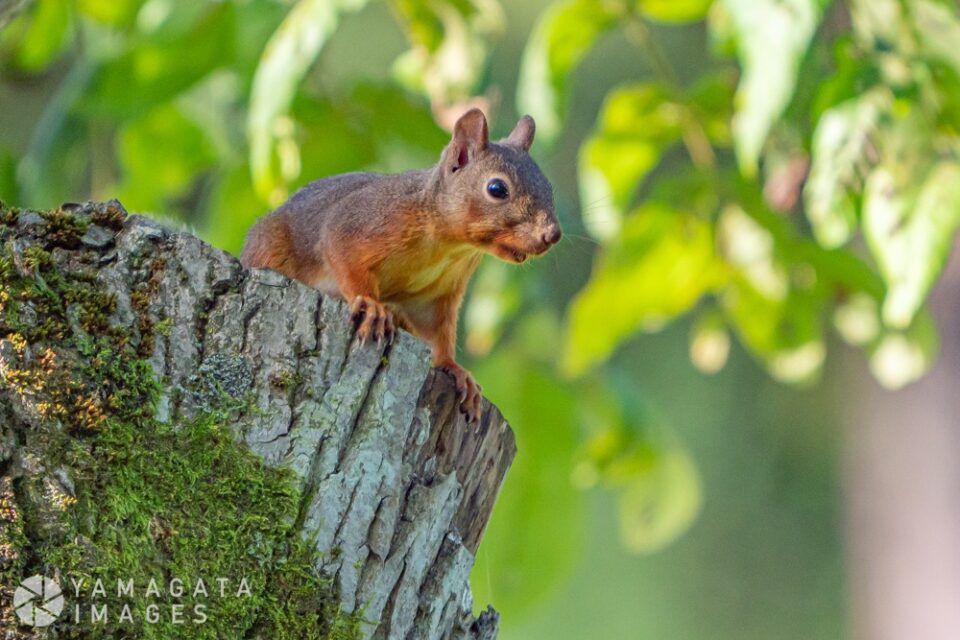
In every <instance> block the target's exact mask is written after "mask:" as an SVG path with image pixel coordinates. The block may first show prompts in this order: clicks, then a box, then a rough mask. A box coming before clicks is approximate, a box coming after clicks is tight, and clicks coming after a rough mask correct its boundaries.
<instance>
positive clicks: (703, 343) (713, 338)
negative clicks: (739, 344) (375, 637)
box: [690, 310, 730, 374]
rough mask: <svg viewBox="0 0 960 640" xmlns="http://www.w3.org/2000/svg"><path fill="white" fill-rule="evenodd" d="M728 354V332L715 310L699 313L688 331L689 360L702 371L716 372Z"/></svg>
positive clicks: (721, 366) (721, 317)
mask: <svg viewBox="0 0 960 640" xmlns="http://www.w3.org/2000/svg"><path fill="white" fill-rule="evenodd" d="M729 355H730V332H729V331H727V323H726V322H725V321H724V319H723V316H722V315H721V314H720V313H718V312H717V311H715V310H711V311H710V312H708V313H704V314H703V315H701V316H700V317H699V318H698V319H697V321H696V322H695V323H694V324H693V326H692V328H691V331H690V361H691V362H693V366H695V367H696V368H697V369H699V370H700V371H702V372H703V373H710V374H713V373H717V372H718V371H720V370H721V369H723V367H724V366H725V365H726V364H727V358H728V357H729Z"/></svg>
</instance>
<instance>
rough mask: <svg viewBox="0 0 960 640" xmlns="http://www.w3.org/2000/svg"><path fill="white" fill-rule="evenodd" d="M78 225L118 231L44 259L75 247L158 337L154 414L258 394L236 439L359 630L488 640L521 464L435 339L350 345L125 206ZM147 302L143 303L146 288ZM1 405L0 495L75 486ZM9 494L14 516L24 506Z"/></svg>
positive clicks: (24, 221)
mask: <svg viewBox="0 0 960 640" xmlns="http://www.w3.org/2000/svg"><path fill="white" fill-rule="evenodd" d="M71 213H72V214H73V215H74V216H77V217H78V218H82V219H84V220H93V221H95V222H96V221H101V220H107V219H110V218H111V217H112V218H113V219H114V220H117V222H116V224H115V225H113V226H115V229H110V228H109V227H110V225H109V224H106V223H101V224H97V223H94V224H91V225H90V226H89V227H88V228H86V231H85V233H84V234H83V237H82V238H81V239H80V243H79V246H78V247H77V248H76V249H74V250H65V249H62V248H57V249H53V250H52V253H53V254H54V256H55V258H56V260H57V265H58V267H57V268H60V265H69V264H70V261H71V260H74V259H75V258H74V257H73V256H74V254H76V255H79V254H80V253H81V252H82V253H83V254H84V255H85V256H86V257H85V258H84V260H85V261H87V262H89V261H90V259H91V256H92V259H93V262H94V263H95V264H98V265H100V268H99V272H98V273H97V275H96V283H97V286H98V287H102V288H103V289H104V290H106V291H108V292H109V293H110V294H112V296H113V297H114V298H115V299H116V301H117V304H116V309H115V310H114V311H113V313H112V314H111V317H110V321H111V323H112V324H113V326H119V327H122V328H123V330H124V331H129V332H130V333H131V334H133V335H136V334H138V333H143V332H145V331H146V329H145V327H153V328H156V327H158V326H162V328H163V330H162V331H153V337H152V340H150V341H149V342H144V343H143V344H145V345H146V346H147V349H146V351H145V353H144V356H145V357H147V358H148V359H149V362H150V364H151V365H152V368H153V371H154V373H155V376H156V377H157V378H158V379H159V380H161V381H162V388H161V397H160V400H159V403H158V409H157V412H158V417H159V418H160V419H161V420H163V421H173V422H175V423H176V422H178V421H182V420H184V419H187V418H188V417H189V416H191V415H194V414H196V413H197V412H199V411H202V410H203V409H204V408H205V406H206V405H207V404H208V403H209V398H208V397H206V395H205V394H204V393H203V392H202V391H197V389H198V388H200V389H202V385H199V386H198V385H197V381H198V380H210V381H212V382H213V383H214V385H215V386H216V388H217V389H220V390H225V391H226V392H228V393H229V394H230V395H232V396H240V395H247V394H252V397H253V398H254V399H255V404H256V408H257V409H256V410H250V411H244V412H242V413H241V414H240V415H239V417H238V418H237V420H236V421H235V422H234V423H233V424H232V425H231V430H232V432H233V434H234V435H235V437H236V438H237V439H238V440H242V442H243V443H245V444H246V446H248V447H249V448H250V449H251V450H252V451H254V452H255V453H256V454H257V455H259V456H260V457H262V459H263V460H264V461H265V462H266V464H267V465H271V466H278V465H285V466H288V467H289V468H291V469H292V470H293V472H294V474H295V477H296V482H297V483H298V486H299V489H300V491H301V502H300V505H301V506H300V514H299V517H298V519H297V526H299V527H300V528H301V529H302V533H303V535H304V536H307V537H310V538H311V539H313V540H315V544H316V547H317V549H319V550H320V551H322V552H323V555H322V561H321V562H320V566H319V567H318V568H319V569H320V570H321V571H322V572H323V573H325V574H327V575H329V576H333V577H335V578H336V580H337V585H338V589H339V596H340V600H341V604H342V608H343V610H345V611H348V612H349V611H354V610H357V609H362V612H363V617H364V618H365V619H366V620H369V621H371V624H368V625H365V628H364V633H365V635H366V636H367V637H372V638H377V639H406V638H410V639H419V638H436V639H448V638H449V639H458V640H464V639H480V638H483V639H489V638H494V637H495V636H496V634H497V625H498V615H497V614H496V612H494V611H493V609H492V608H489V607H488V609H487V611H486V612H484V613H483V614H482V615H481V616H480V617H479V618H477V619H474V618H473V616H472V614H471V610H472V602H471V594H470V589H469V584H468V575H469V572H470V569H471V567H472V565H473V560H474V554H475V552H476V549H477V545H478V544H479V542H480V538H481V536H482V534H483V530H484V527H485V526H486V523H487V519H488V517H489V515H490V511H491V509H492V507H493V503H494V500H495V498H496V494H497V491H498V489H499V487H500V484H501V482H502V480H503V477H504V474H505V473H506V470H507V467H508V466H509V464H510V462H511V460H512V459H513V456H514V454H515V452H516V448H515V443H514V438H513V433H512V431H511V430H510V427H509V426H508V425H507V423H506V422H505V421H504V419H503V417H502V416H501V414H500V412H499V411H498V410H497V409H496V407H494V406H493V405H491V404H490V403H489V402H487V401H484V405H483V412H482V418H481V420H480V424H479V425H477V426H473V425H467V424H466V423H465V421H464V420H463V418H462V416H461V415H460V413H459V411H458V409H457V398H456V391H455V388H454V385H453V381H452V379H450V377H449V376H447V375H446V374H444V373H441V372H438V371H436V370H433V369H431V367H430V355H429V348H428V347H427V345H426V344H424V343H423V342H421V341H420V340H418V339H417V338H415V337H413V336H411V335H410V334H407V333H403V332H401V334H400V335H399V336H398V338H397V340H396V341H395V343H394V344H392V345H384V346H379V345H377V344H367V345H363V346H361V345H358V344H356V341H355V340H354V339H353V328H352V325H351V323H350V321H349V316H348V311H347V309H346V307H345V305H344V303H343V302H342V301H340V300H338V299H333V298H330V297H324V296H321V295H320V294H319V293H318V292H317V291H315V290H313V289H310V288H308V287H306V286H304V285H302V284H300V283H297V282H294V281H291V280H289V279H287V278H285V277H283V276H281V275H280V274H278V273H275V272H272V271H267V270H250V271H248V270H245V269H243V268H242V266H241V265H240V263H239V262H238V261H237V260H236V259H235V258H233V257H232V256H230V255H228V254H226V253H224V252H222V251H220V250H217V249H215V248H213V247H211V246H209V245H207V244H205V243H204V242H202V241H201V240H199V239H198V238H196V237H194V236H192V235H190V234H187V233H176V232H172V231H170V230H168V229H166V228H164V227H163V226H161V225H159V224H157V223H156V222H153V221H151V220H149V219H147V218H144V217H140V216H129V217H126V214H125V212H123V211H122V207H120V205H119V203H117V202H115V201H113V202H111V203H106V204H87V205H83V206H82V207H77V208H75V210H73V211H72V212H71ZM9 227H10V229H8V231H7V238H6V241H7V243H8V246H11V245H12V246H14V250H15V252H17V251H19V252H20V253H23V250H24V247H27V246H29V245H31V244H41V245H42V244H43V243H44V241H45V238H47V237H48V235H49V233H51V225H50V224H49V222H48V221H47V220H46V219H44V218H43V217H41V216H40V215H38V214H36V213H32V212H21V213H20V214H19V217H18V219H17V220H16V222H15V223H13V224H11V225H9ZM158 265H160V266H159V267H158ZM64 268H68V267H64ZM148 281H149V286H148V287H147V288H146V289H144V284H145V283H146V282H148ZM144 290H146V291H147V292H148V298H147V300H146V301H144V300H143V297H142V296H140V297H138V295H137V293H136V292H138V291H139V292H143V291H144ZM138 305H139V306H138ZM37 321H38V322H39V321H41V319H40V318H38V319H37ZM0 351H2V349H0ZM0 355H2V354H0ZM0 360H2V358H0ZM2 364H3V363H2V362H0V367H2ZM278 381H279V382H278ZM247 397H249V395H247ZM0 405H2V406H0V409H2V414H3V415H7V416H8V418H9V420H8V422H9V424H7V425H6V430H5V431H4V432H2V433H0V487H2V486H3V485H2V483H3V482H4V481H5V479H15V478H19V477H23V476H25V475H29V474H36V473H44V474H45V475H44V477H45V478H46V479H47V480H49V481H50V482H51V483H54V484H55V485H56V486H58V487H59V488H60V489H61V490H62V491H64V492H67V493H71V492H73V491H75V490H80V489H82V487H81V486H79V485H81V483H82V482H83V478H79V477H73V476H72V474H71V470H70V469H69V468H66V469H58V470H57V471H56V472H47V471H43V469H44V466H43V464H42V460H41V464H40V465H39V469H40V471H38V467H37V466H36V465H33V466H31V464H29V463H28V458H27V456H24V455H20V454H19V453H18V452H19V451H25V450H28V449H30V448H31V447H36V446H37V445H36V443H35V442H33V441H32V439H34V438H35V430H34V429H33V426H35V423H36V415H31V413H30V412H31V411H32V409H31V407H30V406H29V403H27V402H24V399H23V398H22V397H17V391H16V390H15V389H14V388H13V387H12V386H10V385H7V387H6V389H4V391H3V393H2V394H0ZM74 485H78V486H76V487H75V486H74ZM54 493H56V492H54ZM7 497H8V499H9V500H11V501H13V502H14V507H15V501H16V499H17V496H16V495H12V496H7ZM2 524H3V522H2V518H0V528H2ZM0 546H2V545H0ZM21 551H24V550H21ZM0 556H2V553H0ZM0 565H2V557H0ZM0 568H2V567H0ZM10 586H11V585H3V587H4V588H5V589H8V588H9V587H10ZM0 635H2V634H0Z"/></svg>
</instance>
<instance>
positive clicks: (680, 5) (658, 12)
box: [637, 0, 713, 23]
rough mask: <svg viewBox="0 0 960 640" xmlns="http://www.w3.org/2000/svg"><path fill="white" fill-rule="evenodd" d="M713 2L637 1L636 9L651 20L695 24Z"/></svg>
mask: <svg viewBox="0 0 960 640" xmlns="http://www.w3.org/2000/svg"><path fill="white" fill-rule="evenodd" d="M712 2H713V0H637V8H638V9H640V12H641V13H642V14H643V15H645V16H646V17H648V18H650V19H651V20H656V21H658V22H668V23H682V22H695V21H697V20H702V19H703V18H704V17H706V15H707V10H708V9H709V8H710V4H711V3H712Z"/></svg>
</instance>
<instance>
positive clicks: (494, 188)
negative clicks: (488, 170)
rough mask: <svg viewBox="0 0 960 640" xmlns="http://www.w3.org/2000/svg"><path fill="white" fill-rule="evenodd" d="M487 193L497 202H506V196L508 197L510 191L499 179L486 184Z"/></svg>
mask: <svg viewBox="0 0 960 640" xmlns="http://www.w3.org/2000/svg"><path fill="white" fill-rule="evenodd" d="M487 193H489V194H490V196H491V197H493V198H496V199H497V200H506V199H507V196H509V195H510V190H509V189H507V183H506V182H504V181H503V180H501V179H500V178H494V179H493V180H491V181H490V182H488V183H487Z"/></svg>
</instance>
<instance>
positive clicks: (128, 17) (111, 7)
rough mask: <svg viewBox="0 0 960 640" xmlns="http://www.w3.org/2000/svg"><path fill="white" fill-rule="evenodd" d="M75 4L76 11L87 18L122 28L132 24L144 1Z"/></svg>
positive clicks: (93, 0)
mask: <svg viewBox="0 0 960 640" xmlns="http://www.w3.org/2000/svg"><path fill="white" fill-rule="evenodd" d="M64 4H67V3H66V2H64ZM76 4H77V9H78V10H79V11H80V12H81V13H83V14H84V15H86V16H88V17H90V18H92V19H94V20H96V21H98V22H102V23H105V24H109V25H114V26H118V27H122V26H128V25H130V24H132V23H133V21H134V19H135V18H136V17H137V13H138V12H139V11H140V8H141V7H142V6H143V4H144V0H76Z"/></svg>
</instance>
